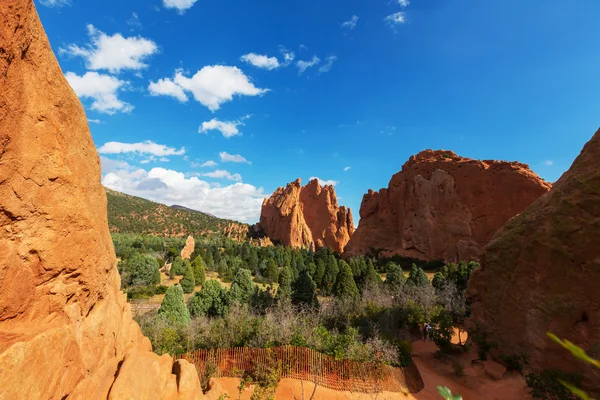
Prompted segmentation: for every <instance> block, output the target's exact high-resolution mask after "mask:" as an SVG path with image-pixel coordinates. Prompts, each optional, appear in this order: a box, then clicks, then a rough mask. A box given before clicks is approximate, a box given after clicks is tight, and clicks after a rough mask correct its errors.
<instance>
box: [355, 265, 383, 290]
mask: <svg viewBox="0 0 600 400" xmlns="http://www.w3.org/2000/svg"><path fill="white" fill-rule="evenodd" d="M360 280H361V287H362V288H364V287H365V286H368V287H373V288H376V287H379V285H381V283H382V282H383V280H382V279H381V276H379V274H378V273H377V271H375V267H374V266H373V263H372V262H371V260H369V263H368V264H367V265H366V266H365V271H364V274H363V275H362V276H361V279H360Z"/></svg>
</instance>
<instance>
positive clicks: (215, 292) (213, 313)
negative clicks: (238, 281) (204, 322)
mask: <svg viewBox="0 0 600 400" xmlns="http://www.w3.org/2000/svg"><path fill="white" fill-rule="evenodd" d="M228 308H229V296H228V294H227V289H225V288H224V287H222V286H221V284H220V283H219V282H217V281H215V280H213V279H209V280H207V281H206V282H204V285H203V286H202V288H201V289H200V290H199V291H198V292H196V293H194V295H193V296H192V298H191V299H190V303H189V309H190V314H191V315H192V316H193V317H199V316H209V317H218V316H223V315H225V314H226V313H227V310H228Z"/></svg>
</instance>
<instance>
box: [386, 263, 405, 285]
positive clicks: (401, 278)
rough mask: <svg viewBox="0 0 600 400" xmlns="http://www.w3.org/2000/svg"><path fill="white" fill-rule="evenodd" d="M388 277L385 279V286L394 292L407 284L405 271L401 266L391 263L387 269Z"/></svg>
mask: <svg viewBox="0 0 600 400" xmlns="http://www.w3.org/2000/svg"><path fill="white" fill-rule="evenodd" d="M386 270H387V275H386V278H385V284H386V285H387V286H389V287H390V288H392V289H393V290H398V289H400V288H401V287H402V285H404V282H406V276H405V275H404V271H402V268H401V267H400V266H399V265H396V264H395V263H393V262H390V263H389V264H388V265H387V267H386Z"/></svg>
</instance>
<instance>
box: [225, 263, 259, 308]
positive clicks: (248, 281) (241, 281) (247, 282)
mask: <svg viewBox="0 0 600 400" xmlns="http://www.w3.org/2000/svg"><path fill="white" fill-rule="evenodd" d="M253 293H254V283H252V276H251V275H250V271H248V270H247V269H242V268H239V269H238V270H237V272H236V273H235V276H234V277H233V281H232V283H231V288H230V289H229V297H230V298H231V302H232V303H233V302H235V301H237V302H239V303H241V304H246V303H248V302H249V301H250V296H252V294H253Z"/></svg>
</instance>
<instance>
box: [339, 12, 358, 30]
mask: <svg viewBox="0 0 600 400" xmlns="http://www.w3.org/2000/svg"><path fill="white" fill-rule="evenodd" d="M357 23H358V16H356V15H353V16H352V18H350V19H349V20H348V21H346V22H344V23H343V24H342V28H348V29H354V28H356V24H357Z"/></svg>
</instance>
